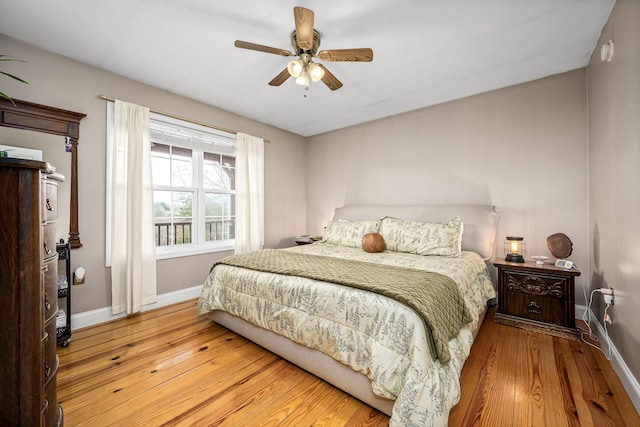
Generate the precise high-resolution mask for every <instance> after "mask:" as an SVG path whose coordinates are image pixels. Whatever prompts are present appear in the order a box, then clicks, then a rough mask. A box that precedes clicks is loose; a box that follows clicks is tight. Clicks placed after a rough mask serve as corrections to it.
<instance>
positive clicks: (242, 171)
mask: <svg viewBox="0 0 640 427" xmlns="http://www.w3.org/2000/svg"><path fill="white" fill-rule="evenodd" d="M236 137H237V140H236V246H235V253H236V254H240V253H243V252H250V251H255V250H258V249H262V247H263V245H264V140H263V139H262V138H257V137H255V136H251V135H246V134H244V133H240V132H238V134H237V136H236Z"/></svg>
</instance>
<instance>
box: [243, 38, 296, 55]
mask: <svg viewBox="0 0 640 427" xmlns="http://www.w3.org/2000/svg"><path fill="white" fill-rule="evenodd" d="M233 45H234V46H235V47H239V48H241V49H249V50H257V51H258V52H266V53H275V54H276V55H281V56H291V55H293V53H291V52H289V51H288V50H284V49H278V48H277V47H270V46H263V45H261V44H255V43H250V42H245V41H242V40H236V41H235V43H233Z"/></svg>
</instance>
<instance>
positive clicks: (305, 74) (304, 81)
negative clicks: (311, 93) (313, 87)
mask: <svg viewBox="0 0 640 427" xmlns="http://www.w3.org/2000/svg"><path fill="white" fill-rule="evenodd" d="M296 84H297V85H301V86H309V71H307V69H306V68H304V69H303V70H302V72H301V73H300V75H299V76H298V77H296Z"/></svg>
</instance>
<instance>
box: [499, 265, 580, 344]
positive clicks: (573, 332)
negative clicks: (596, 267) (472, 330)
mask: <svg viewBox="0 0 640 427" xmlns="http://www.w3.org/2000/svg"><path fill="white" fill-rule="evenodd" d="M494 265H495V266H496V267H497V268H498V308H497V310H496V315H495V321H496V322H498V323H503V324H507V325H512V326H517V327H521V328H526V329H531V330H535V331H539V332H545V333H550V334H553V335H558V336H562V337H570V338H575V337H576V336H577V329H576V325H575V280H574V279H575V277H576V276H579V275H580V272H579V271H578V270H576V269H572V270H565V269H560V268H556V267H555V266H553V265H550V264H545V265H542V266H538V265H536V263H535V262H526V263H510V262H505V261H503V260H496V262H494Z"/></svg>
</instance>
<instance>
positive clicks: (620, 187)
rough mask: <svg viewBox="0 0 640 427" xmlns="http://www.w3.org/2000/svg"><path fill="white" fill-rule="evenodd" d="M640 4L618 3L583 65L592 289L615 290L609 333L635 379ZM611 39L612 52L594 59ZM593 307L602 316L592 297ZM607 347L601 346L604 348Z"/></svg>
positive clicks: (639, 280)
mask: <svg viewBox="0 0 640 427" xmlns="http://www.w3.org/2000/svg"><path fill="white" fill-rule="evenodd" d="M639 23H640V2H638V1H637V0H618V1H617V2H616V5H615V7H614V9H613V12H612V14H611V16H610V18H609V21H608V23H607V25H606V26H605V28H604V29H603V31H602V36H601V38H600V41H599V43H598V45H597V47H596V50H595V52H594V54H593V56H592V58H591V62H590V64H589V67H588V82H589V83H588V99H589V229H590V245H591V258H590V260H589V261H590V262H589V275H590V277H591V288H592V289H593V288H597V287H601V286H602V287H613V288H614V290H615V301H614V302H615V305H614V306H613V307H612V308H611V310H610V314H611V317H612V319H613V325H612V326H611V327H609V333H610V336H611V339H612V341H613V344H614V345H615V347H616V349H617V350H618V351H619V352H620V354H621V355H622V357H623V358H624V360H625V361H626V363H627V365H628V367H629V369H630V370H631V372H632V373H633V375H634V376H635V378H640V357H638V351H639V350H640V330H639V329H638V325H640V49H639V48H638V41H639V40H640V26H639V25H638V24H639ZM611 39H613V40H614V42H615V50H614V51H615V54H614V57H613V60H612V61H611V62H609V63H603V62H601V60H600V47H601V46H602V44H603V43H605V42H607V41H608V40H611ZM596 301H597V302H598V303H599V304H597V306H596V307H597V308H596V309H595V310H594V312H596V313H597V314H598V316H601V314H602V313H603V311H602V304H601V301H602V300H601V299H600V297H597V298H596ZM605 348H606V346H605Z"/></svg>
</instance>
